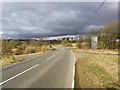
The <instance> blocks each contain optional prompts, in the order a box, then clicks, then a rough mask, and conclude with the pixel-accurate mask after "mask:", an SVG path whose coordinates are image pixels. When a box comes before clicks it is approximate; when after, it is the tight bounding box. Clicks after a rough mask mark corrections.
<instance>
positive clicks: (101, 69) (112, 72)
mask: <svg viewBox="0 0 120 90" xmlns="http://www.w3.org/2000/svg"><path fill="white" fill-rule="evenodd" d="M118 87H119V85H118V56H103V55H102V56H90V57H84V58H80V59H79V60H78V61H77V62H76V73H75V88H118Z"/></svg>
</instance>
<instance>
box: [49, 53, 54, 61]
mask: <svg viewBox="0 0 120 90" xmlns="http://www.w3.org/2000/svg"><path fill="white" fill-rule="evenodd" d="M54 56H55V54H54V55H53V56H51V57H49V58H47V60H50V59H51V58H53V57H54Z"/></svg>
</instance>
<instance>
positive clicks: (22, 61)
mask: <svg viewBox="0 0 120 90" xmlns="http://www.w3.org/2000/svg"><path fill="white" fill-rule="evenodd" d="M38 57H40V56H36V57H31V58H28V59H25V60H23V61H20V62H16V63H13V64H10V65H7V66H4V67H2V68H7V67H10V66H13V65H16V64H19V63H24V62H27V61H29V60H31V59H34V58H38Z"/></svg>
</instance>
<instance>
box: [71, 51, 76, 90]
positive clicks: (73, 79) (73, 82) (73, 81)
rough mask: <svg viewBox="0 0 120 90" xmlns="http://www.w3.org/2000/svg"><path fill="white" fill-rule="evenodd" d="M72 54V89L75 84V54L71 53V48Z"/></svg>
mask: <svg viewBox="0 0 120 90" xmlns="http://www.w3.org/2000/svg"><path fill="white" fill-rule="evenodd" d="M71 52H72V54H73V62H74V64H73V65H74V66H73V77H72V89H74V86H75V54H74V53H73V51H72V50H71Z"/></svg>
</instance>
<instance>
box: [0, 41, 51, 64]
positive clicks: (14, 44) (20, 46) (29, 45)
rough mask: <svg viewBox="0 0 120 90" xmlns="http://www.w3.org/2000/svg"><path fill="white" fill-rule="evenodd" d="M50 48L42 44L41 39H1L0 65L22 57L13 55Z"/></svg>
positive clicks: (19, 59) (16, 60)
mask: <svg viewBox="0 0 120 90" xmlns="http://www.w3.org/2000/svg"><path fill="white" fill-rule="evenodd" d="M50 48H52V47H50V46H49V45H44V44H43V43H42V42H41V41H36V40H29V41H27V40H23V41H19V40H3V41H2V61H1V65H0V66H5V65H8V64H12V63H15V62H18V61H21V60H23V59H22V58H16V57H15V55H23V54H31V53H37V52H43V53H44V52H46V51H48V50H49V49H50Z"/></svg>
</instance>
